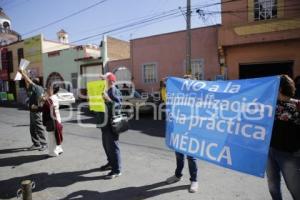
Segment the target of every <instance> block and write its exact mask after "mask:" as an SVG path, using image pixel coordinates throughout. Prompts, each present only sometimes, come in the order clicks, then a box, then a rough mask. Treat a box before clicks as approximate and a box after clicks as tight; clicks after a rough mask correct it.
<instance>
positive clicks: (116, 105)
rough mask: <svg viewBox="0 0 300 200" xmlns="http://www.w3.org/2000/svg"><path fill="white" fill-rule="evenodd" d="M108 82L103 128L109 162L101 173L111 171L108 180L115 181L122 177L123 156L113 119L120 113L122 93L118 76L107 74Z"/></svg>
mask: <svg viewBox="0 0 300 200" xmlns="http://www.w3.org/2000/svg"><path fill="white" fill-rule="evenodd" d="M104 77H105V79H106V81H107V90H106V92H104V94H103V98H104V100H105V105H106V113H105V117H106V118H107V120H104V121H106V124H105V125H104V126H102V127H101V131H102V144H103V148H104V151H105V154H106V157H107V160H108V163H107V164H105V165H103V166H101V167H100V170H101V171H107V170H111V171H110V172H109V173H108V174H107V175H106V177H105V178H106V179H113V178H116V177H119V176H121V175H122V173H121V155H120V147H119V135H118V134H115V133H113V131H112V126H111V119H112V117H113V115H114V114H115V113H117V112H120V108H121V92H120V91H119V90H118V89H117V88H116V86H115V82H116V76H115V75H114V74H112V73H107V74H106V75H105V76H104Z"/></svg>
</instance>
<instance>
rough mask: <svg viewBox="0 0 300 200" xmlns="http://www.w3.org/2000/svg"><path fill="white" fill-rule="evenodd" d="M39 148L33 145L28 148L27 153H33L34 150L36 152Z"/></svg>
mask: <svg viewBox="0 0 300 200" xmlns="http://www.w3.org/2000/svg"><path fill="white" fill-rule="evenodd" d="M40 148H41V146H36V145H34V144H33V145H32V146H31V147H29V148H28V151H34V150H38V149H40Z"/></svg>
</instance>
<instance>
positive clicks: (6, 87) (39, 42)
mask: <svg viewBox="0 0 300 200" xmlns="http://www.w3.org/2000/svg"><path fill="white" fill-rule="evenodd" d="M69 47H70V45H69V44H62V43H59V42H55V41H49V40H46V39H44V37H43V35H37V36H34V37H30V38H27V39H24V40H20V41H16V42H14V43H11V44H8V45H5V46H2V48H1V64H2V68H3V69H7V76H6V77H4V76H1V82H0V90H1V91H0V92H6V93H12V94H13V96H14V99H16V100H17V101H18V102H21V103H24V101H25V99H26V97H27V95H26V91H25V82H24V80H21V81H14V77H15V75H16V73H17V71H18V69H19V63H20V60H21V59H22V58H25V59H26V60H28V61H30V64H29V66H28V67H27V70H28V72H29V76H30V77H31V78H35V77H37V78H40V80H41V83H43V79H44V77H43V69H44V65H43V56H42V55H43V53H45V52H48V51H53V50H59V49H64V48H69Z"/></svg>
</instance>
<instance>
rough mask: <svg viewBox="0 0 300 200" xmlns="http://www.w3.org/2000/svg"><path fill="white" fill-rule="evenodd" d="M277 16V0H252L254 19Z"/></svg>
mask: <svg viewBox="0 0 300 200" xmlns="http://www.w3.org/2000/svg"><path fill="white" fill-rule="evenodd" d="M273 18H277V0H254V20H255V21H260V20H267V19H273Z"/></svg>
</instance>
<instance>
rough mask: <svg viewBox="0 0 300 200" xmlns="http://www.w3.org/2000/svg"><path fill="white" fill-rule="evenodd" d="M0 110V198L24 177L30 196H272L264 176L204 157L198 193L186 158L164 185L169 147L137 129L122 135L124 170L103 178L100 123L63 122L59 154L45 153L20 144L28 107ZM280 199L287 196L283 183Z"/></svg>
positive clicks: (38, 199) (26, 141) (254, 199)
mask: <svg viewBox="0 0 300 200" xmlns="http://www.w3.org/2000/svg"><path fill="white" fill-rule="evenodd" d="M0 111H1V112H0V118H1V120H0V127H1V140H0V167H1V168H0V186H1V187H0V199H15V197H16V191H17V189H18V188H19V187H20V182H21V180H24V179H30V180H34V181H35V183H36V188H35V189H34V190H33V192H34V193H33V200H63V199H85V200H93V199H103V200H104V199H105V200H111V199H112V200H114V199H121V200H135V199H136V200H139V199H161V200H170V199H176V200H177V199H184V200H187V199H188V200H193V199H195V200H196V199H197V200H199V199H205V200H213V199H215V200H227V199H230V200H232V199H243V200H244V199H245V200H246V199H247V200H250V199H251V200H265V199H271V198H270V196H269V193H268V189H267V183H266V180H265V179H261V178H257V177H253V176H249V175H245V174H241V173H238V172H234V171H231V170H227V169H224V168H221V167H217V166H215V165H212V164H209V163H207V162H203V161H200V162H199V191H198V193H195V194H190V193H189V192H188V186H189V176H188V167H187V163H186V166H185V171H184V180H183V181H181V182H179V183H176V184H172V185H166V184H165V183H164V181H165V179H166V178H168V177H169V176H171V175H173V173H174V169H175V156H174V153H173V152H171V151H169V150H168V149H167V148H166V147H165V145H164V138H162V137H153V136H151V135H149V134H144V133H145V132H146V131H144V132H143V131H139V130H131V131H129V132H126V133H124V134H122V135H121V139H120V141H121V152H122V165H123V170H122V172H123V175H122V176H121V177H119V178H116V179H113V180H104V179H103V176H104V175H105V174H106V173H105V172H100V171H99V167H100V166H101V165H103V164H105V163H106V160H105V156H104V151H103V148H102V144H101V132H100V130H99V129H94V128H82V127H79V126H77V125H74V124H73V123H65V124H64V128H65V129H64V136H65V138H64V143H63V149H64V153H63V155H62V156H61V157H58V158H46V157H45V152H44V153H42V152H39V151H24V149H23V148H24V147H28V146H30V145H31V143H30V137H29V127H28V122H29V121H28V120H29V119H27V118H26V116H27V114H28V113H27V112H26V111H23V110H17V109H12V108H0ZM3 113H5V114H3ZM151 124H153V123H151V122H150V123H149V126H151ZM153 126H154V125H153ZM153 128H155V127H148V129H147V130H148V132H151V130H153V131H155V130H154V129H153ZM75 197H77V198H75ZM284 199H287V200H289V199H291V198H290V197H289V196H288V195H287V192H286V189H284Z"/></svg>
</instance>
